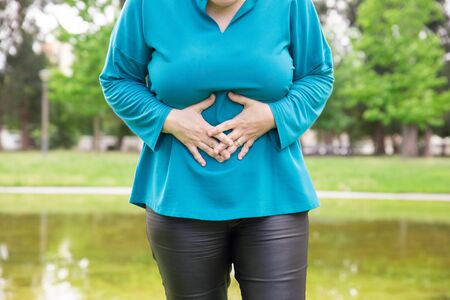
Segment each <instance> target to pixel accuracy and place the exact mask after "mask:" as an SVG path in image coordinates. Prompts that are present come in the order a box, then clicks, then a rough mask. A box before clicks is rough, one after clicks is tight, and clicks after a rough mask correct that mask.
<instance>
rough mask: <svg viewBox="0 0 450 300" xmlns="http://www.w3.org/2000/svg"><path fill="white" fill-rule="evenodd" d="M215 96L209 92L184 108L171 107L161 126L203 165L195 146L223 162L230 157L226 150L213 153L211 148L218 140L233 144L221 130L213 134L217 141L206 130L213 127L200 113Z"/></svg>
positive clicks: (216, 144)
mask: <svg viewBox="0 0 450 300" xmlns="http://www.w3.org/2000/svg"><path fill="white" fill-rule="evenodd" d="M215 97H216V96H215V94H211V95H210V96H209V97H208V98H206V99H205V100H203V101H201V102H198V103H196V104H193V105H190V106H188V107H186V108H184V109H181V110H180V109H176V108H174V109H172V110H171V111H170V112H169V114H168V115H167V118H166V121H165V122H164V125H163V128H162V132H165V133H170V134H172V135H174V136H175V137H176V138H177V139H178V140H179V141H180V142H182V143H183V144H184V145H185V146H186V147H187V148H188V149H189V151H190V152H191V153H192V155H193V156H194V158H195V159H196V160H197V161H198V162H199V163H200V164H201V165H202V166H205V165H206V162H205V160H204V159H203V157H202V156H201V154H200V153H199V151H198V149H197V147H198V148H200V149H202V150H203V151H205V152H206V153H207V154H209V155H210V156H211V157H214V158H215V159H216V160H217V161H219V162H223V161H224V160H225V159H228V158H229V157H230V154H229V153H228V150H223V151H220V152H217V153H215V152H214V151H213V149H214V148H215V147H216V146H218V145H219V141H220V143H223V144H224V145H230V146H231V145H233V140H231V138H229V137H228V136H227V135H226V134H225V133H223V132H219V133H217V134H214V135H213V136H214V137H215V138H217V139H218V140H219V141H218V140H216V139H214V138H212V137H211V136H209V135H208V131H209V130H211V129H213V128H214V127H213V126H212V125H210V124H209V123H208V122H206V121H205V119H203V116H202V115H201V113H202V111H203V110H205V109H206V108H208V107H209V106H211V105H212V104H213V103H214V101H215Z"/></svg>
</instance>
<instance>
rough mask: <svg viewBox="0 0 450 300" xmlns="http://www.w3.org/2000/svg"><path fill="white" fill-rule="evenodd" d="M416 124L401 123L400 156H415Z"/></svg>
mask: <svg viewBox="0 0 450 300" xmlns="http://www.w3.org/2000/svg"><path fill="white" fill-rule="evenodd" d="M417 135H418V130H417V125H415V124H403V125H402V156H417V155H418V153H419V151H418V146H417Z"/></svg>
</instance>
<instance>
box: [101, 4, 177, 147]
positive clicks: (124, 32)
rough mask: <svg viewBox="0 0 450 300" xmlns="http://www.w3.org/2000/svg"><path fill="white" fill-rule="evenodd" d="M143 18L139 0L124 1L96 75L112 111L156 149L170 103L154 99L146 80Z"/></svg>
mask: <svg viewBox="0 0 450 300" xmlns="http://www.w3.org/2000/svg"><path fill="white" fill-rule="evenodd" d="M142 22H143V18H142V0H127V1H125V4H124V6H123V8H122V10H121V12H120V15H119V18H118V19H117V21H116V23H115V24H114V27H113V30H112V33H111V36H110V40H109V48H108V51H107V55H106V59H105V64H104V67H103V70H102V71H101V73H100V75H99V77H98V79H99V82H100V85H101V87H102V91H103V95H104V97H105V100H106V102H107V103H108V105H109V106H110V107H111V108H112V110H113V111H114V113H115V114H116V115H117V116H118V117H119V118H120V119H121V120H122V121H123V122H124V123H125V124H126V125H127V126H128V127H129V128H130V130H131V131H132V132H133V133H135V134H136V135H137V136H138V137H140V138H141V139H142V140H143V141H144V143H146V144H147V145H148V146H149V147H150V148H151V149H152V151H155V147H156V143H157V141H158V138H159V136H160V133H161V130H162V127H163V124H164V122H165V119H166V117H167V115H168V114H169V112H170V110H171V109H172V107H171V106H169V105H167V104H166V103H164V102H162V101H160V100H159V99H157V98H156V96H155V95H154V94H153V93H152V92H151V91H150V89H149V87H148V86H147V84H146V80H145V77H146V76H147V75H148V69H147V65H148V63H149V61H150V60H151V53H152V48H150V47H149V46H148V45H147V44H146V43H145V40H144V34H143V23H142Z"/></svg>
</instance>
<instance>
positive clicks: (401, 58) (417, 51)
mask: <svg viewBox="0 0 450 300" xmlns="http://www.w3.org/2000/svg"><path fill="white" fill-rule="evenodd" d="M441 18H442V9H441V7H440V6H439V5H438V3H436V2H434V1H429V0H415V1H403V0H365V1H363V3H362V4H361V5H360V6H359V9H358V15H357V24H358V26H359V27H360V30H361V33H362V34H361V37H360V38H357V39H356V40H355V42H354V47H355V50H356V53H358V55H359V54H362V56H358V55H353V56H349V57H348V58H347V59H349V60H351V61H352V64H348V65H347V66H349V65H350V68H351V70H352V72H353V74H354V76H353V78H352V79H351V80H349V81H348V84H347V85H346V87H345V88H344V91H343V93H344V94H346V95H347V96H350V97H351V99H353V100H351V101H354V103H353V104H354V105H356V104H357V103H362V104H363V105H364V106H365V107H366V109H365V111H364V115H363V116H364V119H365V120H367V121H377V120H378V121H381V122H382V123H383V124H384V125H389V124H391V123H392V122H393V121H398V122H400V123H402V124H417V125H418V126H419V128H421V129H423V128H425V126H426V125H427V124H429V125H433V126H439V125H441V124H443V121H442V120H443V118H442V117H443V115H444V113H445V112H447V111H450V103H449V101H448V99H449V98H448V96H449V94H448V92H447V93H445V94H439V93H438V90H439V88H440V87H442V86H443V85H445V84H446V83H447V79H446V78H445V77H440V76H439V75H438V74H439V73H440V71H441V70H442V68H443V65H444V50H443V48H442V47H441V45H440V40H439V37H438V36H437V35H436V34H435V33H433V32H432V31H431V30H429V29H428V28H427V24H429V23H431V22H434V21H436V20H439V19H441Z"/></svg>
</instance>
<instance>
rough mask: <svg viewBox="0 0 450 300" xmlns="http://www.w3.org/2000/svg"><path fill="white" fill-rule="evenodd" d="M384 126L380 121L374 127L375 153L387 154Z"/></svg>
mask: <svg viewBox="0 0 450 300" xmlns="http://www.w3.org/2000/svg"><path fill="white" fill-rule="evenodd" d="M384 137H385V134H384V127H383V124H382V123H381V122H380V121H377V122H375V127H374V138H373V142H374V146H375V153H374V154H375V155H385V154H386V145H385V142H384Z"/></svg>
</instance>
